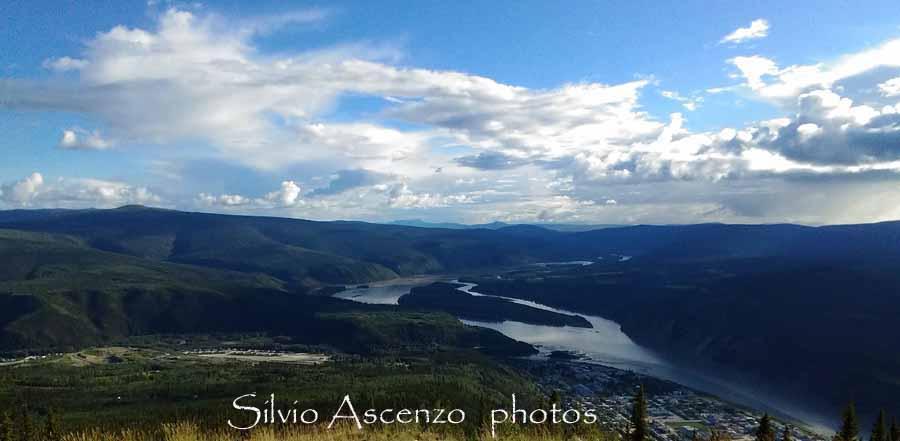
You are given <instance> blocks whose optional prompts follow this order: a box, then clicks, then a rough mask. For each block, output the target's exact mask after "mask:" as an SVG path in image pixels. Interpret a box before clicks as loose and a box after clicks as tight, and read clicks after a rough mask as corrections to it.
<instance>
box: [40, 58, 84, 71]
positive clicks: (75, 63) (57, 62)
mask: <svg viewBox="0 0 900 441" xmlns="http://www.w3.org/2000/svg"><path fill="white" fill-rule="evenodd" d="M87 65H88V62H87V61H86V60H81V59H78V58H70V57H61V58H48V59H46V60H44V62H43V64H42V66H43V67H44V69H50V70H55V71H57V72H67V71H70V70H81V69H84V68H85V67H87Z"/></svg>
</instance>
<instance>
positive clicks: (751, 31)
mask: <svg viewBox="0 0 900 441" xmlns="http://www.w3.org/2000/svg"><path fill="white" fill-rule="evenodd" d="M768 35H769V22H768V21H767V20H765V19H762V18H758V19H756V20H753V21H752V22H750V26H747V27H746V28H737V29H735V30H734V32H732V33H730V34H728V35H726V36H724V37H722V39H721V40H719V43H743V42H745V41H747V40H755V39H758V38H764V37H766V36H768Z"/></svg>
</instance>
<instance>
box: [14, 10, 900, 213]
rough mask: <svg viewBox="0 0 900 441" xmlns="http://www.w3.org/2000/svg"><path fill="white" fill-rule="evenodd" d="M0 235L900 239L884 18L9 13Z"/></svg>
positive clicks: (859, 14) (897, 126)
mask: <svg viewBox="0 0 900 441" xmlns="http://www.w3.org/2000/svg"><path fill="white" fill-rule="evenodd" d="M0 131H2V134H3V136H0V155H2V156H0V157H2V158H3V160H2V161H0V209H5V208H37V207H67V208H68V207H71V208H80V207H114V206H118V205H124V204H132V203H139V204H145V205H153V206H160V207H169V208H177V209H185V210H199V211H214V212H224V213H242V214H265V215H278V216H290V217H302V218H310V219H360V220H370V221H385V220H392V219H411V218H420V219H425V220H431V221H455V222H467V223H480V222H489V221H494V220H500V221H507V222H564V223H616V224H623V223H693V222H709V221H720V222H750V223H759V222H799V223H809V224H822V223H846V222H869V221H879V220H888V219H900V15H898V14H897V12H896V4H895V3H894V2H891V1H867V2H863V3H862V4H859V3H849V2H843V1H816V2H790V3H784V2H769V1H761V2H710V1H679V2H671V3H668V4H666V3H663V2H657V1H653V2H650V1H647V2H598V1H572V2H546V1H490V2H475V1H453V2H437V1H416V2H412V1H407V2H399V1H377V2H372V1H340V2H327V3H326V2H283V1H268V0H264V1H260V2H240V1H210V2H192V3H191V2H186V3H182V2H172V1H164V0H151V1H149V2H147V1H98V2H90V3H80V2H70V1H61V0H60V1H28V2H25V1H6V2H3V3H2V4H0Z"/></svg>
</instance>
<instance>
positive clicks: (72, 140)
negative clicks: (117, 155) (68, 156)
mask: <svg viewBox="0 0 900 441" xmlns="http://www.w3.org/2000/svg"><path fill="white" fill-rule="evenodd" d="M112 146H113V143H112V141H109V140H107V139H104V138H103V136H102V135H101V134H100V132H99V131H97V130H94V131H87V130H84V129H81V128H78V127H73V128H69V129H66V130H63V135H62V138H61V139H60V140H59V147H60V148H63V149H72V150H106V149H108V148H111V147H112Z"/></svg>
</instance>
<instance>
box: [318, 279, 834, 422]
mask: <svg viewBox="0 0 900 441" xmlns="http://www.w3.org/2000/svg"><path fill="white" fill-rule="evenodd" d="M436 280H447V281H450V280H452V279H451V278H446V277H445V278H438V277H417V278H404V279H396V280H393V281H388V282H380V283H377V284H372V285H369V286H366V287H360V288H353V289H349V290H347V291H343V292H340V293H338V294H336V295H335V297H339V298H343V299H348V300H353V301H357V302H361V303H376V304H394V305H395V304H397V301H398V299H399V298H400V297H402V296H403V295H405V294H407V293H409V291H410V289H412V288H413V287H416V286H422V285H427V284H429V283H432V282H434V281H436ZM462 285H463V286H462V287H461V288H460V290H462V291H465V292H468V293H470V294H473V295H484V294H480V293H478V292H477V287H476V285H475V284H471V283H466V284H462ZM504 298H506V299H508V300H510V301H513V302H516V303H520V304H523V305H528V306H532V307H535V308H540V309H545V310H548V311H554V312H559V313H563V314H578V315H580V316H582V317H584V318H586V319H587V320H588V321H589V322H590V323H591V325H592V326H593V328H576V327H569V326H565V327H554V326H543V325H531V324H526V323H520V322H512V321H506V322H500V323H490V322H479V321H472V320H463V322H464V323H466V324H469V325H473V326H481V327H485V328H491V329H495V330H497V331H500V332H501V333H503V334H505V335H507V336H508V337H511V338H514V339H516V340H520V341H524V342H527V343H530V344H532V345H534V346H535V347H537V348H538V350H540V352H541V354H539V355H538V357H546V356H547V354H549V353H550V352H552V351H557V350H559V351H569V352H573V353H576V354H579V355H581V356H582V357H583V361H586V362H592V363H599V364H603V365H606V366H610V367H614V368H618V369H624V370H630V371H634V372H639V373H642V374H645V375H648V376H652V377H656V378H662V379H665V380H669V381H672V382H675V383H678V384H681V385H684V386H687V387H690V388H692V389H695V390H698V391H701V392H705V393H708V394H710V395H714V396H717V397H719V398H722V399H724V400H726V401H730V402H732V403H735V404H738V405H743V406H746V407H750V408H754V409H758V410H765V411H768V412H771V413H774V414H778V415H783V416H789V417H791V418H793V419H796V420H799V421H802V422H804V423H806V424H807V425H808V426H809V427H810V428H812V429H814V430H816V431H819V432H822V433H827V432H828V430H829V429H828V428H827V426H826V425H825V424H827V422H828V420H826V419H825V418H823V417H822V416H821V415H818V414H816V413H815V412H812V411H808V410H805V409H803V408H802V406H798V405H794V404H789V403H787V402H784V400H779V399H773V398H772V397H769V396H765V397H761V396H759V391H758V390H754V389H752V388H750V387H746V386H740V385H737V384H735V383H734V382H732V381H729V380H727V379H725V378H722V377H717V376H714V375H710V374H709V373H705V372H704V373H701V372H698V371H696V370H693V369H689V368H685V367H680V366H676V365H674V364H672V363H671V362H669V361H667V360H664V359H662V358H661V357H659V356H658V355H656V354H655V353H653V352H652V351H650V350H649V349H646V348H644V347H642V346H639V345H638V344H636V343H635V342H634V341H633V340H632V339H631V338H630V337H628V336H627V335H626V334H625V333H624V332H622V329H621V327H620V326H619V324H618V323H616V322H613V321H611V320H607V319H604V318H602V317H597V316H591V315H586V314H581V313H577V312H573V311H566V310H561V309H557V308H552V307H549V306H546V305H542V304H538V303H534V302H530V301H526V300H520V299H514V298H507V297H504Z"/></svg>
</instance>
